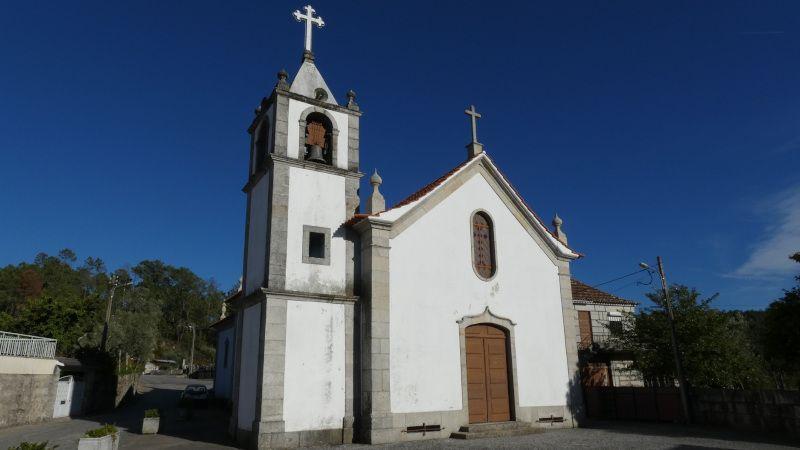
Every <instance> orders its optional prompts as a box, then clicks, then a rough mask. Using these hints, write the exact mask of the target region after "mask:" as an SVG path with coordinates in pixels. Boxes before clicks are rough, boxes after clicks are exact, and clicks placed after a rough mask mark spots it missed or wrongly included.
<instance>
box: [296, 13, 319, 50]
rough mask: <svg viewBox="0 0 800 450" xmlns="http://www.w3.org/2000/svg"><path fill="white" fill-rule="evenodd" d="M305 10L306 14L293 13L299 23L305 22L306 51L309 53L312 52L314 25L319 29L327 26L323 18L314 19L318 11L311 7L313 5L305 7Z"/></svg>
mask: <svg viewBox="0 0 800 450" xmlns="http://www.w3.org/2000/svg"><path fill="white" fill-rule="evenodd" d="M303 9H304V10H306V13H305V14H303V13H301V12H300V11H299V10H296V11H295V12H293V13H292V15H293V16H294V18H295V19H296V20H297V21H298V22H305V23H306V41H305V44H306V48H305V50H306V51H307V52H310V51H311V29H312V28H313V26H314V25H316V26H317V27H318V28H322V27H324V26H325V21H323V20H322V17H319V16H318V17H314V13H315V12H316V11H315V10H314V8H312V7H311V5H306V6H304V7H303Z"/></svg>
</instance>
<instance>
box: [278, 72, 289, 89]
mask: <svg viewBox="0 0 800 450" xmlns="http://www.w3.org/2000/svg"><path fill="white" fill-rule="evenodd" d="M287 78H289V73H288V72H286V69H281V70H280V72H278V84H276V85H275V87H276V88H278V89H282V90H284V91H288V90H289V82H288V81H286V79H287Z"/></svg>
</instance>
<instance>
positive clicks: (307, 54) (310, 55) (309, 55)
mask: <svg viewBox="0 0 800 450" xmlns="http://www.w3.org/2000/svg"><path fill="white" fill-rule="evenodd" d="M303 61H308V62H310V63H312V64H313V63H314V52H312V51H311V50H306V51H304V52H303Z"/></svg>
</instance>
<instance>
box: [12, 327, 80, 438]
mask: <svg viewBox="0 0 800 450" xmlns="http://www.w3.org/2000/svg"><path fill="white" fill-rule="evenodd" d="M55 352H56V340H55V339H48V338H43V337H39V336H28V335H24V334H16V333H8V332H4V331H0V428H2V427H8V426H12V425H23V424H27V423H34V422H41V421H43V420H49V419H52V418H53V417H54V416H55V417H63V416H67V415H69V411H70V404H69V401H70V397H71V393H72V389H71V378H70V379H69V380H64V381H65V382H64V383H59V367H60V366H61V363H59V362H58V360H57V359H55ZM57 393H59V394H61V395H60V396H59V397H57ZM62 401H63V403H62Z"/></svg>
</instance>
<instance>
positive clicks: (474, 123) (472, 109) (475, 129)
mask: <svg viewBox="0 0 800 450" xmlns="http://www.w3.org/2000/svg"><path fill="white" fill-rule="evenodd" d="M464 113H466V114H467V115H468V116H471V117H470V119H471V120H472V142H474V143H476V144H477V143H478V119H480V118H481V115H480V114H479V113H478V111H475V105H469V109H465V110H464Z"/></svg>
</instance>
